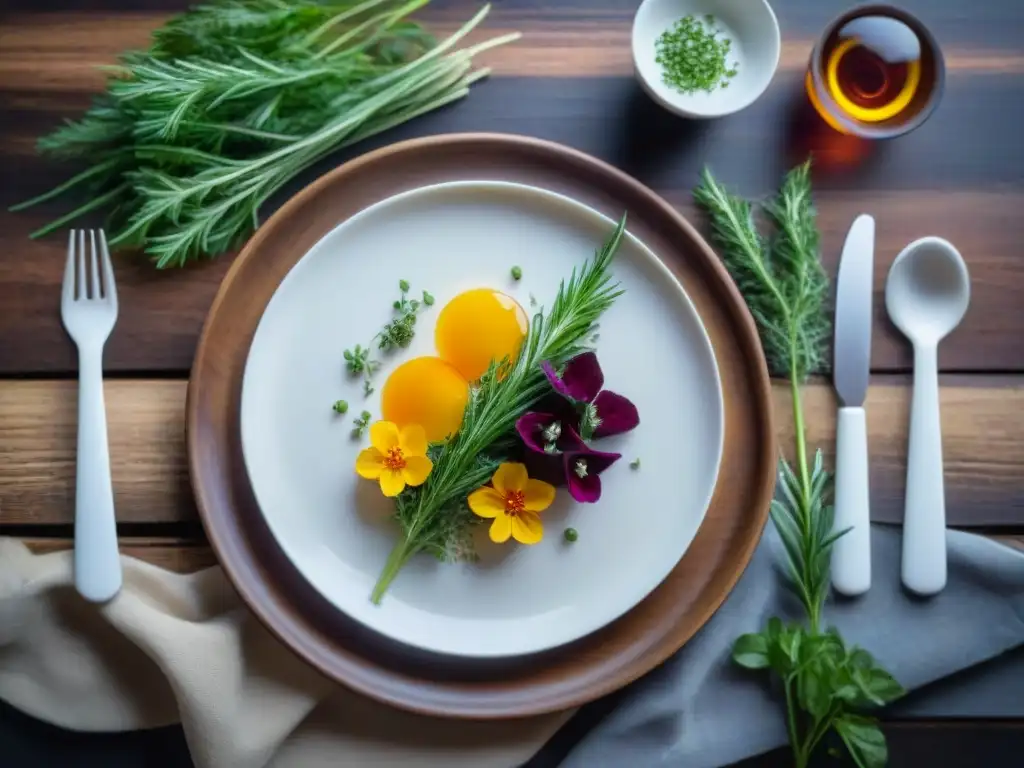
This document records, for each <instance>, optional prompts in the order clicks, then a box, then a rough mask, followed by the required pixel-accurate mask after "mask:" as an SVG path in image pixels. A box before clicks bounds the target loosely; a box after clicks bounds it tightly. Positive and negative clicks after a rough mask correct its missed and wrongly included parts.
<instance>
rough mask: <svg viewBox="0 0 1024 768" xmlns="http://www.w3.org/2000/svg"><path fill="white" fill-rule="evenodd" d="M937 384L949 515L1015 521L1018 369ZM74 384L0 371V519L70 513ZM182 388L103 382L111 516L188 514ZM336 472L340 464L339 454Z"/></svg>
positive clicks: (901, 400)
mask: <svg viewBox="0 0 1024 768" xmlns="http://www.w3.org/2000/svg"><path fill="white" fill-rule="evenodd" d="M942 384H943V386H942V421H943V432H944V451H945V462H946V498H947V513H948V517H949V520H950V522H951V524H954V525H960V526H970V527H978V526H998V525H1002V526H1011V525H1017V526H1021V527H1022V528H1024V487H1022V486H1021V482H1020V479H1021V477H1024V441H1022V440H1021V435H1024V376H1018V375H1014V376H989V377H978V376H946V377H944V378H943V381H942ZM906 385H907V379H906V378H905V377H903V376H877V377H875V380H874V383H873V384H872V387H871V389H870V391H869V395H868V402H867V406H866V407H867V413H868V432H869V442H870V451H871V454H870V455H871V495H872V514H873V516H874V518H875V519H876V520H879V521H885V522H899V521H900V520H901V519H902V497H903V484H904V472H905V455H906V444H905V441H906V437H905V436H906V431H907V430H906V424H907V418H908V404H909V388H908V387H907V386H906ZM76 386H77V385H76V383H75V382H74V381H45V382H44V381H0V525H20V526H25V525H30V526H31V525H53V524H67V523H70V522H71V520H72V511H73V506H74V505H73V498H74V496H73V491H74V471H75V435H76V426H75V425H76V415H75V407H76V405H75V404H76V399H75V391H76ZM185 387H186V384H185V382H184V381H135V380H126V381H108V382H107V384H106V398H107V412H108V421H109V435H110V454H111V462H112V472H113V480H114V493H115V497H116V501H117V510H118V519H119V521H120V522H121V523H122V524H140V523H169V522H175V521H177V522H187V521H194V520H195V517H196V510H195V506H194V502H193V499H192V494H191V491H190V487H189V480H188V469H187V466H186V457H185V444H184V427H183V425H184V404H185ZM775 396H776V398H775V399H776V407H777V414H778V419H777V422H778V424H779V428H780V435H781V437H780V440H781V443H780V444H781V445H782V446H783V447H784V448H785V449H787V450H788V449H789V448H790V447H791V446H792V442H793V439H792V433H791V425H792V419H791V417H790V415H789V393H788V390H787V388H786V386H785V385H784V384H782V383H779V384H777V385H776V387H775ZM804 400H805V409H806V412H805V417H806V420H807V424H808V430H809V432H808V440H809V444H810V445H811V446H821V447H822V449H823V450H824V451H825V452H826V454H830V453H831V450H832V444H833V442H834V437H835V432H834V424H835V401H834V398H833V395H832V390H831V388H830V387H829V386H828V385H827V384H825V383H822V382H815V383H813V384H811V385H809V386H808V387H807V390H806V394H805V397H804ZM324 407H325V409H326V408H328V407H329V404H325V406H324ZM339 471H345V469H344V461H342V463H341V464H340V465H339ZM0 530H2V529H0Z"/></svg>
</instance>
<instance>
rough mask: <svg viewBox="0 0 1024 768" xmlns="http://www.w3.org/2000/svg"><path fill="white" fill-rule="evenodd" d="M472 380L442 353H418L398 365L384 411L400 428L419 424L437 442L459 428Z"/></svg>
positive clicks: (384, 396) (388, 386)
mask: <svg viewBox="0 0 1024 768" xmlns="http://www.w3.org/2000/svg"><path fill="white" fill-rule="evenodd" d="M468 399H469V383H468V382H467V381H466V379H465V378H463V377H462V376H461V375H460V374H459V372H458V371H457V370H455V368H453V367H452V366H451V365H449V364H448V363H446V362H445V361H444V360H442V359H441V358H439V357H415V358H413V359H412V360H409V361H408V362H405V363H402V365H400V366H398V368H396V369H395V370H394V371H393V372H392V373H391V375H390V376H388V379H387V381H386V382H384V388H383V390H382V391H381V411H382V413H383V417H384V419H385V420H386V421H392V422H394V423H395V424H397V425H398V427H399V428H401V427H404V426H405V425H407V424H419V425H420V426H421V427H423V430H424V431H425V432H426V433H427V440H428V441H430V442H437V441H438V440H443V439H444V438H446V437H447V436H448V435H450V434H454V433H455V432H457V431H458V429H459V426H460V425H461V424H462V414H463V412H464V411H465V410H466V401H467V400H468Z"/></svg>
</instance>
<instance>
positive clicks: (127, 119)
mask: <svg viewBox="0 0 1024 768" xmlns="http://www.w3.org/2000/svg"><path fill="white" fill-rule="evenodd" d="M428 2H429V0H362V1H360V0H334V1H333V2H324V3H319V2H311V1H310V0H298V2H288V3H284V2H281V1H280V0H213V1H212V2H210V3H208V4H206V5H203V6H200V7H198V8H193V9H190V10H189V11H187V12H185V13H184V14H181V15H179V16H177V17H175V18H173V19H171V20H170V21H169V22H168V23H167V24H166V25H165V26H163V27H161V28H160V29H158V30H157V31H156V32H155V33H154V36H153V42H152V44H151V45H150V47H149V48H148V49H146V50H144V51H130V52H128V53H125V54H124V55H123V56H122V57H121V59H120V62H119V64H118V65H117V66H114V67H107V68H106V69H107V71H108V72H109V74H110V80H109V82H108V86H107V89H106V92H105V93H103V94H102V95H100V96H99V97H98V98H97V99H96V101H95V103H94V105H93V107H92V108H91V109H90V110H89V111H88V112H87V113H86V114H85V116H84V117H83V118H82V119H80V120H78V121H76V122H69V123H68V124H67V125H65V126H63V127H61V128H58V129H57V130H55V131H54V132H52V133H51V134H50V135H48V136H45V137H43V138H42V139H40V141H39V144H38V148H39V151H40V152H42V153H44V154H49V155H52V156H55V157H59V158H68V159H79V158H81V159H85V160H87V161H88V162H89V163H91V165H90V167H88V168H87V169H86V170H85V171H83V172H81V173H79V174H78V175H77V176H74V177H73V178H71V179H70V180H68V181H67V182H65V183H63V184H61V185H60V186H58V187H57V188H55V189H53V190H51V191H49V192H46V193H44V194H42V195H39V196H38V197H36V198H33V199H32V200H28V201H25V202H23V203H21V204H19V205H16V206H13V207H12V209H11V210H21V209H24V208H27V207H29V206H32V205H35V204H37V203H41V202H43V201H46V200H50V199H52V198H55V197H60V196H63V195H64V194H65V193H68V192H72V191H78V192H81V193H83V194H84V196H85V197H86V199H87V200H88V202H85V203H84V204H82V205H80V206H79V207H78V208H75V209H73V210H71V211H70V212H69V213H67V214H65V215H63V216H61V217H60V218H58V219H57V220H55V221H53V222H51V223H50V224H48V225H46V226H44V227H42V228H41V229H39V230H37V231H36V232H34V233H33V234H32V237H40V236H42V235H45V234H47V233H48V232H52V231H54V230H55V229H57V228H59V227H62V226H64V225H65V224H67V223H68V222H70V221H73V220H74V219H76V218H78V217H79V216H82V215H84V214H86V213H88V212H90V211H93V210H99V209H103V210H106V211H108V212H109V215H110V221H109V222H108V223H107V230H108V232H110V233H111V236H110V238H109V242H110V244H111V246H114V247H121V248H135V247H141V248H143V249H144V250H145V252H146V253H148V254H149V255H150V256H151V257H152V259H153V260H154V261H155V263H156V265H157V266H158V267H161V268H162V267H168V266H182V265H184V264H186V263H187V262H189V261H192V260H195V259H198V258H201V257H204V256H206V257H212V256H215V255H217V254H219V253H221V252H223V251H226V250H229V249H231V248H233V247H234V246H236V245H238V244H239V243H240V242H241V241H242V240H243V239H244V238H245V237H246V236H247V235H248V234H249V233H250V232H252V230H253V229H255V227H256V226H257V225H258V213H259V210H260V208H261V206H262V205H263V203H264V202H265V201H266V200H267V198H269V197H270V196H271V195H273V194H274V193H275V192H277V191H278V190H279V189H281V188H282V187H283V186H284V184H285V183H286V182H288V181H289V180H290V179H292V178H293V177H294V176H295V175H297V174H298V173H300V172H301V171H303V170H305V169H306V168H308V167H310V166H311V165H313V164H314V163H316V162H317V161H318V160H320V159H322V158H323V157H325V156H326V155H328V154H330V153H331V152H334V151H335V150H337V149H339V148H341V147H346V146H349V145H351V144H355V143H356V142H359V141H361V140H363V139H366V138H368V137H370V136H373V135H375V134H377V133H380V132H382V131H385V130H387V129H389V128H392V127H394V126H397V125H399V124H401V123H404V122H406V121H408V120H411V119H413V118H415V117H417V116H419V115H422V114H425V113H427V112H430V111H433V110H435V109H438V108H440V107H442V106H444V105H446V104H449V103H451V102H454V101H457V100H459V99H461V98H463V97H464V96H465V95H467V94H468V93H469V87H470V85H472V83H474V82H475V81H477V80H478V79H480V78H481V77H484V76H486V75H487V74H488V71H487V70H486V69H483V70H477V71H473V68H472V60H473V58H474V56H476V54H478V53H479V52H481V51H484V50H486V49H488V48H491V47H493V46H497V45H502V44H504V43H507V42H510V41H512V40H515V39H516V38H518V37H519V35H518V34H517V33H513V34H509V35H504V36H502V37H498V38H494V39H491V40H487V41H484V42H481V43H478V44H476V45H472V46H469V47H467V48H464V49H461V50H456V46H457V45H458V43H459V42H460V41H461V40H462V39H463V38H464V37H465V36H466V35H468V34H469V33H470V32H471V31H472V30H473V29H474V28H475V27H476V26H477V25H478V24H479V23H480V22H481V21H482V20H483V19H484V17H485V16H486V15H487V13H488V11H489V9H490V6H488V5H485V6H483V8H482V9H481V10H480V11H479V12H478V13H477V14H476V15H475V16H474V17H473V18H472V19H470V20H469V21H468V22H467V23H466V24H465V25H464V26H463V27H462V28H461V29H459V30H458V31H456V32H455V33H454V34H452V35H451V36H449V37H448V38H447V39H445V40H443V41H441V42H436V41H435V40H434V38H433V37H432V36H431V35H430V34H428V33H427V32H426V30H424V29H423V28H422V27H420V26H419V25H418V24H416V23H413V22H410V21H408V20H406V18H405V17H406V16H408V15H409V14H411V13H412V12H414V11H416V10H418V9H420V8H422V7H423V6H425V5H426V4H427V3H428Z"/></svg>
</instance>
